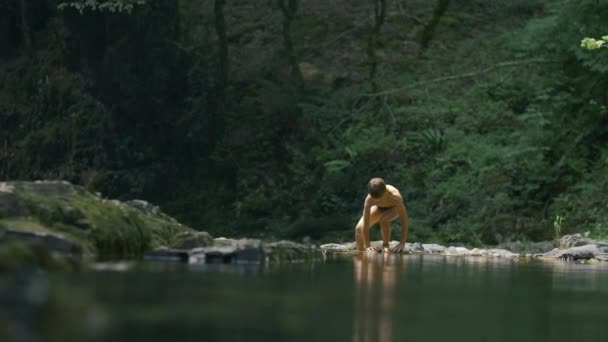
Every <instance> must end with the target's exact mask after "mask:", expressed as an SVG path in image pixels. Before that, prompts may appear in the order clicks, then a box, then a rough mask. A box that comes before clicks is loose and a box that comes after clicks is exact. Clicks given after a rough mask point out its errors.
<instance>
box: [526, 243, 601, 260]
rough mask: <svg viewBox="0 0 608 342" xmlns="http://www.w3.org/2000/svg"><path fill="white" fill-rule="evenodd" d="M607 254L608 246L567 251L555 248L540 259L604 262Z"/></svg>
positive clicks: (579, 247)
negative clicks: (594, 260)
mask: <svg viewBox="0 0 608 342" xmlns="http://www.w3.org/2000/svg"><path fill="white" fill-rule="evenodd" d="M606 253H608V246H600V245H595V244H591V245H585V246H577V247H571V248H567V249H559V248H555V249H553V250H552V251H550V252H547V253H543V254H539V255H538V257H541V258H550V259H561V260H582V259H592V258H595V259H598V260H602V258H603V257H604V255H605V254H606Z"/></svg>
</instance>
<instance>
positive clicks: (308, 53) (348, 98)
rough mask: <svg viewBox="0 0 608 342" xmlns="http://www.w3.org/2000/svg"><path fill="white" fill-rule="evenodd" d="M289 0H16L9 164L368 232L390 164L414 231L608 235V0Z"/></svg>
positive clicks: (4, 84)
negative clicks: (360, 225) (40, 0)
mask: <svg viewBox="0 0 608 342" xmlns="http://www.w3.org/2000/svg"><path fill="white" fill-rule="evenodd" d="M281 3H282V2H281V1H279V2H277V1H264V2H260V3H258V4H257V5H256V6H255V7H253V6H251V5H250V4H249V2H246V1H234V2H224V1H215V2H209V1H208V2H199V1H191V0H180V1H175V0H173V1H169V0H156V1H151V0H148V1H145V2H143V1H127V0H122V1H114V0H113V1H69V2H58V1H54V0H47V1H45V2H44V5H42V6H31V2H30V1H29V0H22V1H19V2H17V4H16V5H10V4H9V5H0V34H1V35H2V37H1V38H2V39H0V160H2V163H1V164H0V179H39V178H61V179H67V180H70V181H72V182H77V183H81V184H84V185H86V186H88V187H89V188H92V189H95V190H98V191H101V192H103V193H104V194H106V195H108V196H112V197H119V198H122V199H130V198H143V199H146V200H149V201H152V202H155V203H157V204H160V205H161V206H162V207H163V209H164V210H166V211H167V212H169V213H171V214H173V215H175V216H177V217H178V218H179V219H181V220H182V221H184V222H185V223H188V224H190V225H192V226H195V227H199V228H201V229H205V230H209V231H210V232H211V233H213V234H214V235H248V236H251V235H265V236H276V237H279V236H288V237H293V238H297V237H303V236H311V237H313V238H315V239H330V238H332V239H352V234H353V228H352V227H353V225H354V222H355V220H356V219H357V218H358V215H359V214H360V211H361V206H362V202H363V197H364V195H365V184H366V182H367V181H368V180H369V178H371V177H374V176H381V177H384V178H385V179H386V180H387V181H388V183H389V184H393V185H395V186H397V187H398V188H399V189H400V190H401V191H402V193H403V195H404V197H405V198H406V201H407V206H408V209H409V213H410V216H411V235H410V236H411V238H410V240H425V241H431V240H438V241H447V242H451V241H454V242H456V241H458V242H466V243H475V244H481V243H497V242H504V241H509V240H541V239H548V238H551V237H553V236H554V234H555V232H554V229H555V228H554V227H555V225H554V222H556V220H557V218H559V222H560V224H559V227H560V232H561V233H564V234H565V233H571V232H579V231H581V232H584V231H590V232H591V233H592V234H593V235H596V236H602V235H603V236H605V235H608V207H607V203H608V195H606V194H607V193H608V148H607V145H606V143H607V142H608V110H607V108H606V106H607V105H608V94H607V93H606V89H608V77H607V73H608V53H606V51H605V50H604V49H599V50H593V51H590V50H588V49H584V48H582V47H581V46H580V41H581V39H582V38H583V37H601V36H602V35H605V34H606V32H608V23H607V22H606V21H605V20H604V19H605V18H606V17H607V14H608V1H606V0H599V1H596V0H579V1H573V0H561V1H543V0H534V1H530V0H527V1H524V0H517V1H506V0H504V1H503V0H500V1H491V2H490V1H484V0H474V1H467V2H449V5H447V4H448V2H446V1H441V3H442V4H443V5H442V6H446V7H445V8H443V7H440V8H439V9H438V8H437V7H436V6H435V3H434V2H429V1H422V0H417V1H407V6H405V3H404V2H402V1H386V6H387V8H386V17H385V18H383V19H382V20H383V22H382V26H380V27H377V26H378V25H377V23H374V22H373V18H372V17H373V14H374V10H375V9H374V3H373V2H368V1H361V2H349V1H342V2H341V1H338V2H331V3H326V2H323V1H310V2H300V3H299V6H298V7H297V9H298V10H297V12H296V11H293V18H291V19H289V18H288V19H289V23H288V26H287V28H286V26H285V25H286V19H285V18H286V16H285V13H283V12H284V11H283V12H282V11H281V8H279V4H281ZM293 3H294V4H297V3H298V2H297V1H294V2H293ZM28 4H29V5H28ZM377 4H378V3H376V5H377ZM214 5H215V6H217V7H215V8H214ZM2 6H4V7H6V8H4V7H2ZM7 6H8V7H7ZM219 6H221V7H219ZM58 8H61V9H60V10H59V9H58ZM290 13H291V12H290ZM370 18H372V19H370ZM429 26H432V28H431V29H429ZM371 35H373V36H371ZM4 38H6V39H4ZM370 41H372V42H373V48H374V51H373V57H374V58H373V63H371V62H370V60H369V56H368V55H369V42H370ZM226 44H227V45H226ZM421 45H422V47H423V48H420V47H421ZM370 64H373V68H375V69H373V80H371V81H370V80H369V78H368V77H367V75H369V74H370V70H369V68H370ZM294 69H299V70H294ZM370 82H371V83H373V84H370ZM370 89H371V90H370Z"/></svg>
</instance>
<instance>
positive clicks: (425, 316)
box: [0, 253, 608, 342]
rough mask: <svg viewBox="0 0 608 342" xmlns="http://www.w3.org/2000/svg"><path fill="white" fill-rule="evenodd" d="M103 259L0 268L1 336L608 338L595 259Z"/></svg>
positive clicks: (603, 280) (606, 269)
mask: <svg viewBox="0 0 608 342" xmlns="http://www.w3.org/2000/svg"><path fill="white" fill-rule="evenodd" d="M106 266H107V265H106ZM109 266H111V267H107V268H108V270H104V271H88V272H84V273H53V274H47V273H41V272H25V271H24V272H21V273H10V274H3V275H0V341H19V342H21V341H150V342H153V341H167V340H170V341H354V342H366V341H379V342H387V341H443V340H446V341H494V342H498V341H572V340H576V341H592V340H593V341H605V340H607V339H608V323H607V322H608V263H596V264H575V263H572V262H562V261H551V262H542V261H534V262H529V263H527V262H522V261H517V260H515V261H513V260H502V259H492V258H483V257H480V258H475V257H469V258H464V257H434V256H416V255H404V256H401V255H382V254H376V253H370V254H365V255H358V256H341V257H333V258H332V257H330V258H328V260H326V261H325V262H317V263H302V264H289V265H274V266H264V265H203V264H201V265H181V264H169V263H167V264H163V263H144V264H140V265H135V266H134V267H130V268H127V267H123V266H124V265H121V264H117V265H116V264H115V265H109ZM102 268H103V267H102ZM116 269H118V270H121V269H122V271H117V270H116ZM125 269H126V270H125Z"/></svg>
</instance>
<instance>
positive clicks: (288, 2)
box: [277, 0, 302, 84]
mask: <svg viewBox="0 0 608 342" xmlns="http://www.w3.org/2000/svg"><path fill="white" fill-rule="evenodd" d="M277 2H278V4H279V8H280V9H281V12H283V46H284V48H285V53H286V54H287V59H288V62H289V66H290V68H291V74H292V76H294V77H295V78H296V81H297V82H298V84H300V83H302V71H301V70H300V66H299V65H298V59H297V57H296V52H295V49H294V47H293V40H292V37H291V23H292V22H293V20H294V19H295V17H296V13H297V12H298V7H299V2H300V0H277Z"/></svg>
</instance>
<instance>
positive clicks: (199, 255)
mask: <svg viewBox="0 0 608 342" xmlns="http://www.w3.org/2000/svg"><path fill="white" fill-rule="evenodd" d="M236 258H237V248H235V247H202V248H196V249H193V250H191V251H190V262H202V261H204V262H205V263H220V264H221V263H224V264H226V263H231V262H233V261H236Z"/></svg>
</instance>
